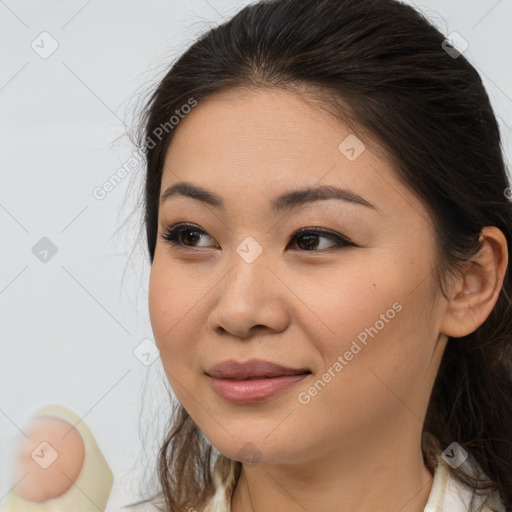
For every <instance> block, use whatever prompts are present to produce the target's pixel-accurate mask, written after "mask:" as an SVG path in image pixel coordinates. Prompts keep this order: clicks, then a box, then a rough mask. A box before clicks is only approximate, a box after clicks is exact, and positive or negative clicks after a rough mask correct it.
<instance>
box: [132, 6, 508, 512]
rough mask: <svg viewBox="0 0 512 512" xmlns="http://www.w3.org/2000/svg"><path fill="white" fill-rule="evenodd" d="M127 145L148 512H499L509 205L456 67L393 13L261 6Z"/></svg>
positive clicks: (188, 74)
mask: <svg viewBox="0 0 512 512" xmlns="http://www.w3.org/2000/svg"><path fill="white" fill-rule="evenodd" d="M140 126H141V130H140V133H139V139H138V143H139V145H140V147H141V150H142V151H144V153H146V170H147V175H146V184H145V198H144V199H145V201H144V207H145V226H146V234H147V243H148V249H149V255H150V259H151V264H152V267H151V278H150V285H149V312H150V318H151V323H152V328H153V332H154V335H155V341H156V344H157V346H158V348H159V350H160V356H161V359H162V364H163V367H164V369H165V371H166V375H167V378H168V381H169V383H170V385H171V387H172V389H173V391H174V393H175V395H176V397H177V398H178V400H179V403H178V404H176V408H175V410H174V412H175V414H174V416H173V419H172V425H171V426H170V429H169V432H168V435H167V437H166V439H165V442H164V444H163V445H162V446H161V449H160V457H159V466H158V470H159V479H160V485H161V487H162V492H161V493H160V494H159V496H156V497H155V498H154V500H153V503H154V504H155V505H157V504H158V507H159V509H161V510H165V511H172V512H185V511H192V510H198V511H199V510H205V511H223V512H225V511H227V510H231V512H246V511H252V512H260V511H268V510H286V511H299V510H300V511H303V510H308V511H322V512H331V511H337V512H340V511H343V512H345V511H351V512H354V511H362V510H365V511H368V510H380V511H398V510H400V511H401V512H418V511H423V510H424V511H433V510H450V512H457V511H462V510H464V511H466V510H487V511H490V510H493V511H503V510H512V477H511V475H512V442H511V441H512V382H511V381H512V373H511V367H512V352H511V347H512V333H511V329H510V326H511V321H512V309H511V302H510V287H511V285H512V283H511V278H510V273H509V272H508V266H509V265H508V263H509V252H508V247H509V246H510V242H511V237H512V212H511V204H510V202H509V201H508V199H507V197H508V195H509V186H510V183H509V180H508V178H507V174H506V169H505V164H504V159H503V155H502V151H501V146H500V144H501V140H500V133H499V128H498V125H497V123H496V118H495V115H494V112H493V110H492V107H491V105H490V102H489V98H488V96H487V94H486V91H485V89H484V87H483V85H482V82H481V79H480V77H479V75H478V73H477V72H476V71H475V69H474V68H473V67H472V66H471V65H470V64H469V63H468V61H467V60H466V59H465V58H464V56H463V55H462V54H461V53H460V52H458V51H457V50H456V49H455V48H454V47H453V45H450V44H449V42H447V41H446V40H445V37H444V36H443V35H442V34H441V33H440V32H439V31H438V30H437V29H436V28H435V27H434V26H432V24H431V23H430V22H429V21H428V20H427V19H425V18H424V17H423V16H422V15H421V14H420V13H418V12H417V11H415V10H414V9H413V8H412V7H410V6H407V5H405V4H402V3H399V2H397V1H394V0H271V1H261V2H259V3H256V4H254V5H251V6H248V7H246V8H244V9H243V10H242V11H240V12H239V13H238V14H237V15H236V16H234V17H233V18H232V19H231V20H230V21H228V22H226V23H224V24H223V25H221V26H219V27H217V28H214V29H212V30H210V31H209V32H208V33H206V34H205V35H203V36H202V37H201V38H200V39H199V40H198V41H196V42H195V43H194V44H193V45H192V46H191V47H190V48H189V49H188V50H187V51H186V52H185V53H184V54H183V56H181V58H180V59H179V60H178V61H177V62H176V63H175V64H174V65H173V66H172V68H171V69H170V71H169V72H168V73H167V74H166V76H165V77H164V78H163V80H162V81H161V83H160V84H159V85H158V87H157V89H156V90H155V92H154V93H153V94H152V96H151V98H150V100H149V102H148V103H147V105H146V108H145V111H144V113H143V116H142V118H141V125H140ZM146 501H148V500H146Z"/></svg>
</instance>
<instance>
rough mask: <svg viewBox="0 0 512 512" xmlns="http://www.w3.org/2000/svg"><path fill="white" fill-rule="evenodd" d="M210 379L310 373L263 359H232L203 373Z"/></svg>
mask: <svg viewBox="0 0 512 512" xmlns="http://www.w3.org/2000/svg"><path fill="white" fill-rule="evenodd" d="M205 373H206V374H207V375H209V376H210V377H216V378H221V379H247V378H250V377H277V376H281V375H299V374H302V373H311V372H310V371H309V370H308V369H307V368H289V367H285V366H282V365H280V364H277V363H273V362H271V361H264V360H263V359H250V360H249V361H245V362H239V361H235V360H234V359H229V360H226V361H222V362H220V363H218V364H216V365H215V366H213V367H211V368H210V369H209V370H208V371H206V372H205Z"/></svg>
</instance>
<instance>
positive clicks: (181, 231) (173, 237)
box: [162, 224, 219, 248]
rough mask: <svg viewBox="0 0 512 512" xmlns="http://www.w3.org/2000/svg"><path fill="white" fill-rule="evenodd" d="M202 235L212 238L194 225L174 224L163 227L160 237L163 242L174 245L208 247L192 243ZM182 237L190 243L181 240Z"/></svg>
mask: <svg viewBox="0 0 512 512" xmlns="http://www.w3.org/2000/svg"><path fill="white" fill-rule="evenodd" d="M202 236H204V237H206V238H209V239H210V240H213V238H212V237H211V236H210V235H207V234H206V233H205V232H204V231H203V230H202V229H199V228H198V227H197V226H194V225H192V224H176V225H175V226H173V227H171V228H166V229H164V231H163V232H162V238H163V239H164V242H165V243H168V244H171V245H175V246H183V247H185V248H187V247H209V246H207V245H206V246H205V245H203V246H201V245H194V243H195V242H197V241H198V240H200V239H201V237H202ZM183 239H184V240H185V241H188V242H190V245H189V244H188V243H185V242H183V241H182V240H183ZM218 247H219V245H218V244H217V248H218Z"/></svg>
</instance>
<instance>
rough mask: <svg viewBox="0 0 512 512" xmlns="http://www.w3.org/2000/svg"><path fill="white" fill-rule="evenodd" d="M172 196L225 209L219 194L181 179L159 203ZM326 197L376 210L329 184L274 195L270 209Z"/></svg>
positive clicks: (349, 191)
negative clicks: (187, 198) (188, 198)
mask: <svg viewBox="0 0 512 512" xmlns="http://www.w3.org/2000/svg"><path fill="white" fill-rule="evenodd" d="M173 196H183V197H190V198H192V199H196V200H198V201H202V202H203V203H206V204H208V205H210V206H213V207H214V208H219V209H220V210H223V211H224V210H225V205H224V201H223V199H222V198H221V197H220V196H218V195H217V194H215V193H213V192H211V191H209V190H207V189H205V188H203V187H200V186H198V185H194V184H192V183H189V182H185V181H182V182H178V183H175V184H174V185H171V186H170V187H169V188H168V189H166V190H165V192H164V193H163V194H162V196H161V197H160V204H163V203H164V202H165V201H167V200H168V199H169V198H171V197H173ZM326 199H338V200H341V201H345V202H348V203H353V204H358V205H361V206H366V207H367V208H372V209H374V210H378V208H377V207H376V206H375V205H373V204H372V203H370V202H369V201H367V200H366V199H364V198H363V197H361V196H360V195H359V194H356V193H355V192H353V191H351V190H348V189H344V188H338V187H334V186H331V185H322V186H318V187H309V188H302V189H298V190H291V191H290V192H285V193H284V194H281V195H280V196H277V197H275V198H274V199H273V200H272V201H271V203H270V205H271V208H272V211H273V212H275V213H278V212H285V211H289V210H292V209H294V208H298V207H299V206H302V205H306V204H308V203H312V202H314V201H322V200H326Z"/></svg>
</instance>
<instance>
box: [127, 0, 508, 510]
mask: <svg viewBox="0 0 512 512" xmlns="http://www.w3.org/2000/svg"><path fill="white" fill-rule="evenodd" d="M232 87H249V88H277V89H285V90H291V91H295V92H297V93H298V94H303V95H306V94H310V95H311V97H314V98H315V99H316V100H318V101H319V102H321V103H323V104H324V105H325V106H326V107H328V108H329V109H330V110H331V111H332V112H335V113H336V114H337V115H338V116H339V118H340V119H342V120H343V121H345V122H347V123H349V124H350V126H351V127H352V129H353V131H354V133H357V134H358V137H359V138H361V139H362V140H364V141H368V142H369V143H371V140H374V141H377V142H378V144H379V146H380V147H382V148H384V150H385V154H386V157H387V158H388V159H389V162H391V163H392V166H393V168H394V169H395V170H396V173H397V176H398V177H399V179H400V180H401V181H402V182H403V183H404V184H405V185H406V186H407V187H408V189H409V190H411V192H412V193H414V194H416V196H417V197H418V198H420V200H421V201H422V202H423V204H425V206H426V207H427V209H428V211H429V213H430V215H431V218H432V222H433V225H434V227H435V232H436V244H437V245H436V251H437V253H436V254H437V267H436V269H435V270H436V275H437V279H438V283H439V287H440V289H441V292H442V294H443V296H444V297H445V298H446V299H448V297H447V296H446V293H445V292H444V290H443V287H444V284H445V283H446V281H445V279H446V278H447V277H448V276H449V275H450V274H452V275H455V274H456V273H457V272H458V271H460V270H461V269H462V268H463V264H464V262H466V261H468V260H470V259H471V258H472V257H473V256H474V255H475V254H476V253H477V251H478V249H479V233H480V231H481V229H482V228H483V227H484V226H496V227H498V228H499V229H500V230H501V231H502V232H503V233H504V235H505V237H506V239H507V244H508V247H509V248H512V244H511V240H512V208H511V203H510V202H509V200H508V199H507V194H508V192H509V187H510V183H509V180H508V177H507V173H506V166H505V162H504V157H503V154H502V147H501V139H500V131H499V126H498V124H497V122H496V117H495V114H494V112H493V109H492V107H491V104H490V101H489V97H488V95H487V93H486V91H485V88H484V86H483V84H482V80H481V78H480V76H479V74H478V73H477V71H476V70H475V69H474V67H473V66H472V65H471V64H470V63H469V62H468V60H467V59H466V58H465V57H464V55H462V54H459V55H458V56H457V53H454V51H453V48H450V47H449V46H447V45H446V42H445V36H444V35H443V34H442V33H441V32H440V31H439V30H438V29H437V28H436V27H435V26H434V25H433V24H432V23H431V22H430V20H429V19H428V18H427V17H425V16H424V15H423V14H421V13H420V12H418V11H416V10H415V9H414V8H412V7H410V6H408V5H406V4H402V3H401V2H399V1H395V0H269V1H260V2H258V3H255V4H253V5H249V6H247V7H245V8H244V9H242V10H241V11H240V12H239V13H238V14H236V15H235V16H234V17H233V18H232V19H230V20H229V21H227V22H225V23H223V24H221V25H220V26H218V27H215V28H213V29H211V30H209V31H208V32H207V33H205V34H204V35H202V36H201V37H200V38H199V39H198V40H197V41H196V42H195V43H194V44H193V45H192V46H191V47H190V48H189V49H188V50H187V51H186V52H185V53H184V54H183V55H182V56H180V57H179V58H178V59H177V61H176V62H175V63H174V64H173V65H172V66H171V67H170V69H169V71H168V72H167V74H166V75H165V76H164V78H163V79H162V80H161V82H160V83H159V84H158V86H157V88H156V90H155V91H154V92H153V93H152V95H151V97H150V99H149V100H148V101H147V103H146V104H145V105H144V110H143V113H142V115H141V118H140V126H139V131H138V132H137V133H138V138H137V144H138V145H139V147H141V148H143V149H144V153H145V156H146V158H145V160H146V162H145V164H146V177H145V189H144V223H145V230H146V235H147V247H148V250H149V255H150V260H151V263H152V262H153V257H154V251H155V244H156V237H157V219H158V207H159V195H160V185H161V178H162V169H163V163H164V157H165V154H166V150H167V148H168V147H169V144H170V143H171V141H172V137H173V134H174V132H175V131H176V129H179V125H178V126H176V127H170V126H169V119H170V118H171V117H172V116H173V115H174V114H175V112H176V111H180V109H182V107H183V106H184V105H187V104H189V105H190V100H191V98H192V99H193V101H197V102H198V104H199V105H200V103H201V100H202V99H204V98H207V97H209V96H210V95H212V94H214V93H216V92H220V91H224V90H227V89H229V88H232ZM166 123H167V124H166ZM162 126H167V129H165V130H164V131H165V134H163V132H162V130H161V129H160V130H159V127H162ZM155 132H156V133H158V134H160V136H159V137H155ZM162 134H163V137H162V136H161V135H162ZM156 139H158V140H156ZM148 142H150V144H148ZM509 255H510V252H509ZM509 266H510V265H508V267H509ZM508 267H507V272H506V275H505V278H504V282H503V286H502V289H501V290H500V295H499V298H498V300H497V303H496V305H495V307H494V309H493V311H492V312H491V313H490V315H489V316H488V318H487V319H486V321H485V322H484V323H483V324H482V325H481V326H480V327H479V328H478V329H477V330H476V331H475V332H473V333H471V334H469V335H467V336H464V337H462V338H457V339H449V340H448V344H447V347H446V349H445V353H444V355H443V359H442V362H441V366H440V369H439V373H438V376H437V379H436V381H435V384H434V388H433V391H432V395H431V399H430V403H429V406H428V410H427V414H426V418H425V424H424V431H428V432H431V433H432V434H434V435H435V436H436V437H437V438H438V439H439V441H440V442H441V445H442V446H443V448H445V447H447V446H449V445H450V444H451V443H452V442H453V441H457V443H459V445H461V446H462V447H463V448H465V449H466V450H467V451H468V452H469V453H470V454H472V456H473V457H474V458H475V459H476V461H477V462H478V464H479V465H480V466H481V468H482V469H483V471H484V472H485V474H486V475H487V476H488V477H489V480H487V479H485V478H482V479H474V478H473V477H472V476H471V475H469V474H466V473H465V472H464V469H463V466H460V467H459V468H457V469H453V470H451V471H452V472H453V475H454V476H455V477H456V478H457V479H459V480H460V481H461V482H464V483H466V484H468V485H470V486H471V487H472V488H473V489H474V490H475V492H476V493H480V492H482V493H484V492H485V491H487V492H488V491H497V492H498V493H499V495H500V496H501V498H502V500H503V502H504V504H505V506H506V508H507V510H512V329H511V327H512V304H511V300H510V290H511V286H512V282H511V275H510V272H509V269H508ZM169 427H170V428H169V431H168V434H167V436H166V438H165V440H164V442H163V445H162V446H161V448H160V451H159V463H158V476H159V481H160V486H161V492H160V493H159V494H158V496H154V497H153V498H152V499H153V500H154V503H155V504H156V503H157V498H158V499H159V500H161V505H159V506H161V507H162V510H165V511H166V512H186V511H188V510H189V508H194V509H196V510H201V508H202V507H203V506H204V504H205V502H206V500H208V499H209V498H210V497H211V496H212V494H213V491H214V489H213V483H214V482H213V473H212V471H213V463H214V462H216V464H217V467H218V468H219V469H220V471H221V474H222V475H223V477H224V478H227V475H228V473H229V472H230V471H233V470H234V471H235V473H236V475H237V476H238V475H239V472H240V467H241V463H240V462H238V461H231V460H230V459H227V458H226V457H224V456H223V455H221V454H216V457H215V459H213V457H212V456H213V454H214V453H215V451H214V450H215V449H214V448H213V447H212V446H211V445H210V444H209V443H208V441H207V440H206V439H205V438H204V436H203V435H202V433H201V431H200V430H199V429H198V427H197V425H196V424H195V423H194V422H193V420H192V419H191V418H190V416H189V415H188V413H187V412H186V411H185V409H184V408H183V407H182V406H181V405H180V404H178V405H176V406H175V409H174V410H173V416H172V418H171V421H170V423H169ZM147 501H149V500H144V501H141V502H138V503H144V502H147Z"/></svg>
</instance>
